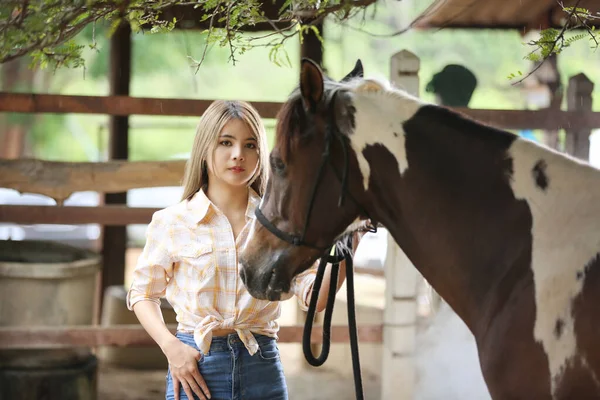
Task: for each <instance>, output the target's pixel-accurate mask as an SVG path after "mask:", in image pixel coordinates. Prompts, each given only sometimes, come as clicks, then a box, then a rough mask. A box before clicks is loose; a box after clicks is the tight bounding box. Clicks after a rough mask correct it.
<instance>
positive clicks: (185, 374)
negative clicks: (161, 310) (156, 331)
mask: <svg viewBox="0 0 600 400" xmlns="http://www.w3.org/2000/svg"><path fill="white" fill-rule="evenodd" d="M173 339H174V340H173V341H171V342H169V343H168V344H167V345H166V346H165V347H164V348H163V352H164V353H165V356H167V360H168V361H169V368H170V370H171V378H172V379H173V393H174V394H175V400H179V388H180V386H181V387H182V388H183V391H184V392H185V394H186V395H187V397H188V399H190V400H192V399H193V398H194V396H193V395H192V392H193V393H195V394H196V396H198V398H199V399H201V400H204V399H210V392H209V391H208V386H206V382H205V381H204V378H202V375H200V371H199V370H198V361H200V359H201V358H202V354H201V353H200V352H199V351H198V350H196V349H195V348H193V347H192V346H188V345H187V344H185V343H182V342H181V341H179V339H177V338H175V337H174V338H173Z"/></svg>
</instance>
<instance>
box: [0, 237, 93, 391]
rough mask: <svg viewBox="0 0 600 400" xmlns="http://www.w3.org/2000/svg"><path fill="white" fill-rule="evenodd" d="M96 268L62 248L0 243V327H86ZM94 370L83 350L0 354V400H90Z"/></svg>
mask: <svg viewBox="0 0 600 400" xmlns="http://www.w3.org/2000/svg"><path fill="white" fill-rule="evenodd" d="M101 263H102V260H101V257H100V256H99V255H97V254H96V253H94V252H92V251H90V250H85V249H79V248H76V247H73V246H69V245H66V244H61V243H56V242H50V241H33V240H24V241H13V240H0V326H2V327H21V328H22V327H27V326H73V325H91V324H92V323H93V315H94V300H95V293H96V288H97V287H96V283H97V277H98V272H99V271H100V268H101ZM96 371H97V360H96V357H95V356H94V355H93V354H92V352H91V349H90V348H89V347H74V346H62V347H53V348H49V349H18V350H0V400H3V399H13V398H19V399H22V400H30V399H31V400H34V399H36V400H37V399H41V398H43V399H62V400H70V399H94V398H95V392H96ZM15 396H16V397H15Z"/></svg>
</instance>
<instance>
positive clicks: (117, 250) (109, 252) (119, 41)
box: [97, 22, 132, 315]
mask: <svg viewBox="0 0 600 400" xmlns="http://www.w3.org/2000/svg"><path fill="white" fill-rule="evenodd" d="M131 47H132V39H131V27H130V25H129V23H128V22H122V23H121V24H120V25H119V26H118V27H117V29H116V31H115V32H114V34H113V35H112V36H111V38H110V70H109V75H110V76H109V84H110V94H111V95H113V96H129V86H130V83H131V62H132V61H131V53H132V48H131ZM108 158H109V160H127V159H128V158H129V115H111V117H110V119H109V138H108ZM103 195H104V196H103V200H104V201H103V202H104V204H106V205H125V204H127V192H126V191H122V192H117V193H103ZM101 240H102V263H103V267H102V278H101V280H100V283H101V289H100V293H98V296H99V298H98V302H99V308H98V309H97V315H102V306H103V304H102V302H103V299H104V292H105V290H106V289H107V288H108V287H110V286H116V285H122V284H124V283H125V253H126V250H127V225H126V224H121V225H108V226H107V225H106V224H102V234H101Z"/></svg>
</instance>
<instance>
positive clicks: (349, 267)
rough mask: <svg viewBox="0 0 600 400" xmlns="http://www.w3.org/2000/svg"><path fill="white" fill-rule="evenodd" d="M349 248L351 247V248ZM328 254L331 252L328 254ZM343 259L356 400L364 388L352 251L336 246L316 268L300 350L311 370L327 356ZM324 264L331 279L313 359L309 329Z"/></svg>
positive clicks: (314, 310) (315, 307) (361, 395)
mask: <svg viewBox="0 0 600 400" xmlns="http://www.w3.org/2000/svg"><path fill="white" fill-rule="evenodd" d="M350 248H351V246H350ZM329 253H331V249H329V251H328V252H327V254H329ZM342 260H346V281H347V282H346V295H347V303H348V330H349V333H350V349H351V354H352V372H353V374H354V391H355V393H356V399H357V400H363V399H364V394H363V387H362V377H361V373H360V359H359V354H358V332H357V327H356V310H355V304H354V275H353V273H354V269H353V260H352V251H351V250H349V249H348V250H346V251H343V250H341V249H340V248H339V247H337V246H336V248H335V253H334V256H330V255H326V256H323V257H322V258H321V261H320V262H319V267H318V269H317V275H316V277H315V282H314V284H313V288H312V293H311V297H310V304H309V307H308V315H307V316H306V322H305V324H304V334H303V337H302V350H303V351H304V357H305V358H306V361H308V363H309V364H310V365H312V366H314V367H319V366H321V365H323V363H325V361H326V360H327V357H328V356H329V348H330V344H331V316H332V314H333V306H334V303H335V294H336V289H337V281H338V275H339V266H340V262H341V261H342ZM327 263H331V277H330V280H329V283H330V286H329V294H328V296H327V306H326V307H325V317H324V319H323V345H322V348H321V354H319V357H317V358H315V356H314V355H313V353H312V349H311V348H310V344H311V335H312V327H313V322H314V317H315V312H316V309H317V300H318V297H319V291H320V290H321V284H322V283H323V276H324V275H325V268H326V266H327Z"/></svg>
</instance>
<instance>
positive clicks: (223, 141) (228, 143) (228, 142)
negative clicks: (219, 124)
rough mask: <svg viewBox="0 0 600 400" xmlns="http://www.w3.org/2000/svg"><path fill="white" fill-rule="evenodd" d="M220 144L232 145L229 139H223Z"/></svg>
mask: <svg viewBox="0 0 600 400" xmlns="http://www.w3.org/2000/svg"><path fill="white" fill-rule="evenodd" d="M220 144H221V146H231V141H229V140H222V141H221V143H220Z"/></svg>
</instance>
